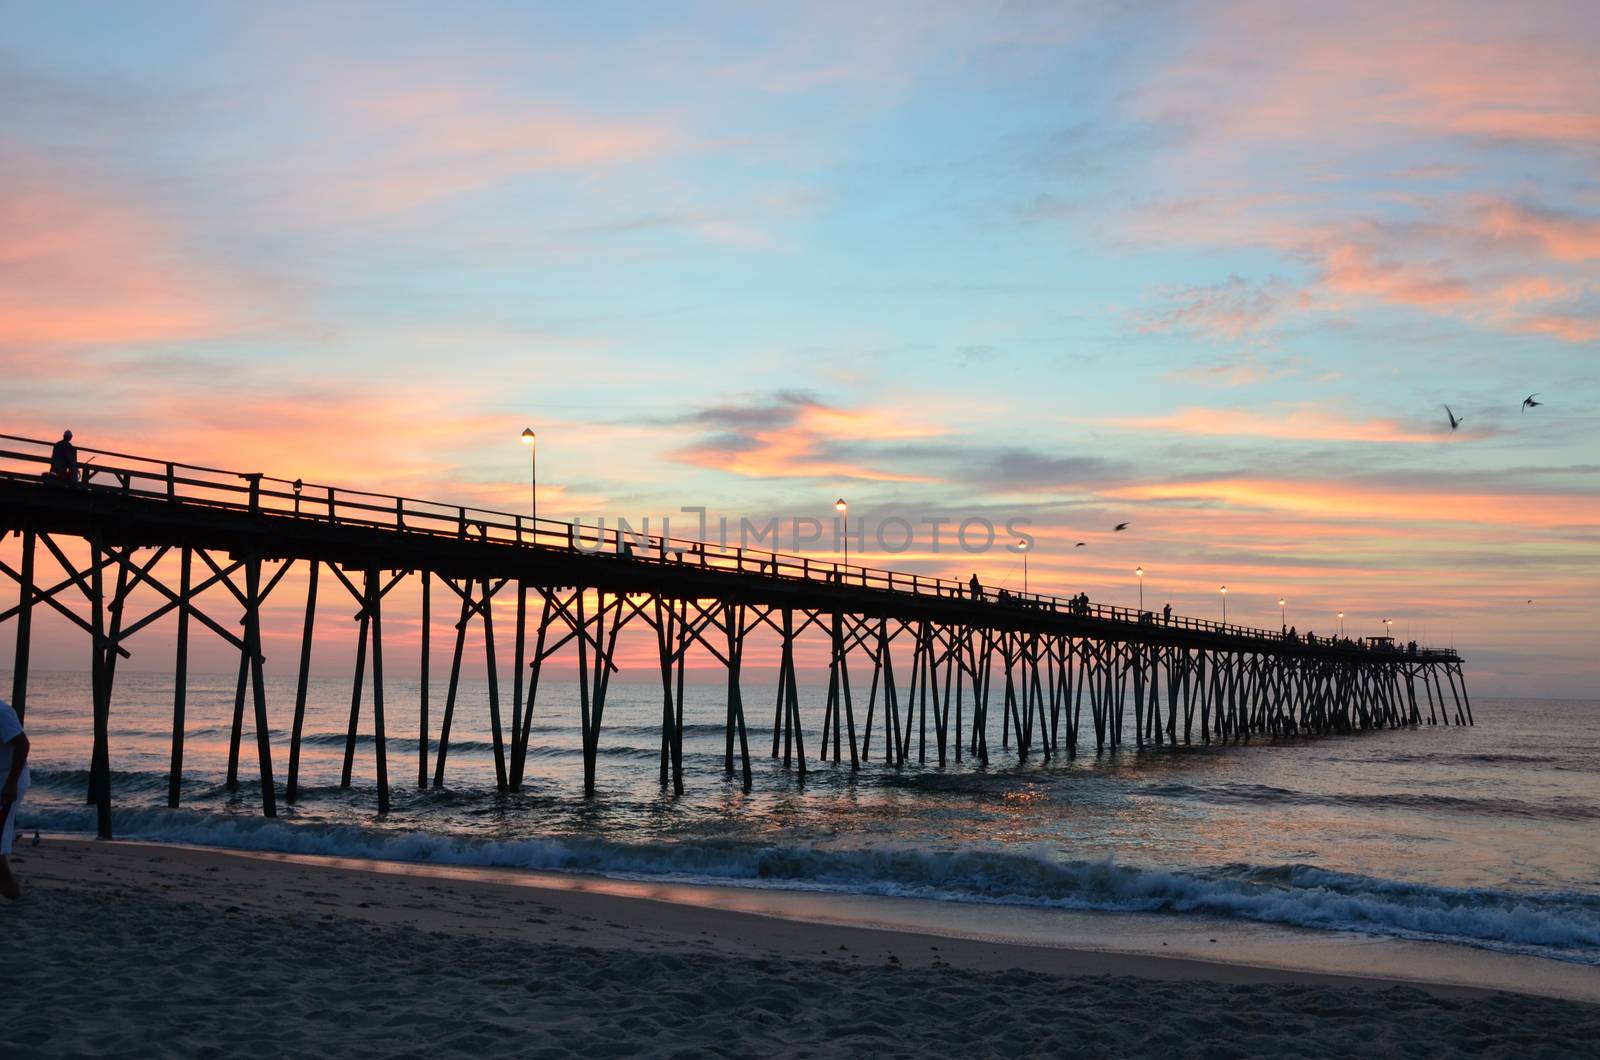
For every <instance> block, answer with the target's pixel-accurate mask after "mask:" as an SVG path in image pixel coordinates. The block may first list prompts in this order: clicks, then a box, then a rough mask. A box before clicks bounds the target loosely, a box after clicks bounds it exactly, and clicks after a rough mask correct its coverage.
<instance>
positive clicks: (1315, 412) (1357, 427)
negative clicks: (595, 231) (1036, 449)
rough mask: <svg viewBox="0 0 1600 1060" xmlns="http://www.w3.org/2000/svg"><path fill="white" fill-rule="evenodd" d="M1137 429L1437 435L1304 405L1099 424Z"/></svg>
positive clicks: (1372, 437) (1306, 437) (1283, 435)
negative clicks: (1349, 416) (1274, 410)
mask: <svg viewBox="0 0 1600 1060" xmlns="http://www.w3.org/2000/svg"><path fill="white" fill-rule="evenodd" d="M1101 422H1103V423H1107V424H1109V425H1110V426H1113V427H1124V428H1127V429H1129V430H1138V431H1151V430H1156V431H1172V432H1174V433H1177V434H1201V435H1213V436H1225V437H1236V438H1278V439H1284V440H1289V441H1315V442H1438V441H1439V440H1440V436H1439V435H1438V434H1428V433H1419V432H1417V431H1413V430H1409V429H1407V428H1405V427H1403V426H1401V425H1400V424H1399V423H1397V422H1395V421H1394V420H1383V419H1366V420H1354V419H1348V418H1345V417H1343V416H1339V415H1336V414H1334V413H1331V412H1324V411H1322V410H1320V409H1316V408H1311V407H1308V406H1303V405H1299V406H1293V407H1291V408H1287V409H1285V410H1283V411H1281V412H1278V413H1262V412H1256V411H1253V410H1251V409H1213V408H1202V407H1197V406H1190V407H1187V408H1182V409H1179V410H1178V411H1177V412H1174V413H1172V414H1171V415H1169V416H1139V417H1128V418H1119V419H1109V420H1103V421H1101Z"/></svg>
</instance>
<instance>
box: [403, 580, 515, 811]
mask: <svg viewBox="0 0 1600 1060" xmlns="http://www.w3.org/2000/svg"><path fill="white" fill-rule="evenodd" d="M418 573H419V574H421V575H422V650H421V651H420V652H419V653H418V659H417V669H418V675H417V790H419V791H421V790H422V789H424V788H426V787H427V786H428V740H429V739H430V738H431V736H432V733H430V732H429V730H428V691H429V690H428V665H429V663H430V662H431V661H432V657H433V652H432V650H431V649H432V647H433V599H432V597H433V573H432V572H431V571H429V570H428V568H426V567H424V568H422V570H421V571H419V572H418ZM520 776H521V774H520V773H519V774H518V777H519V779H520Z"/></svg>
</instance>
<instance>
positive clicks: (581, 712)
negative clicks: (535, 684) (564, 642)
mask: <svg viewBox="0 0 1600 1060" xmlns="http://www.w3.org/2000/svg"><path fill="white" fill-rule="evenodd" d="M575 595H576V598H577V599H576V604H577V609H578V628H577V630H576V632H577V635H578V724H579V726H581V727H582V729H583V794H584V796H585V797H586V798H590V797H593V795H594V752H593V751H592V750H590V748H589V728H590V723H589V637H588V629H589V623H588V619H587V617H586V616H585V615H584V613H583V597H584V592H583V586H581V585H580V586H577V587H576V589H575ZM596 595H597V596H599V594H596ZM604 601H605V598H604V597H603V596H599V604H598V606H597V608H596V610H598V611H599V613H600V615H601V616H603V615H604V614H605V606H604ZM601 622H602V620H601V619H599V618H597V619H596V621H595V625H596V627H597V632H596V634H595V645H596V647H595V655H596V656H597V658H596V660H595V667H596V668H597V669H598V668H599V665H600V662H599V659H598V655H599V654H600V649H599V642H600V636H601V634H600V633H599V632H598V627H599V626H600V625H601Z"/></svg>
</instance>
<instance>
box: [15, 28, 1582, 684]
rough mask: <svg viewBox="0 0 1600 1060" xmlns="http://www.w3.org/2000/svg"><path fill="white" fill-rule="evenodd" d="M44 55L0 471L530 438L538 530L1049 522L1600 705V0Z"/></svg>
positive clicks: (892, 558) (30, 73) (480, 470)
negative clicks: (695, 514)
mask: <svg viewBox="0 0 1600 1060" xmlns="http://www.w3.org/2000/svg"><path fill="white" fill-rule="evenodd" d="M0 25H3V26H4V27H5V28H4V31H3V32H0V368H3V377H4V379H5V385H4V388H3V389H0V423H3V426H0V432H4V433H10V434H16V435H24V436H29V437H37V438H54V437H56V436H57V435H58V434H59V432H60V430H61V429H62V428H63V427H70V428H72V429H73V430H74V431H75V433H76V435H77V438H78V440H79V441H80V443H82V444H86V445H90V446H101V447H104V448H108V449H114V450H122V451H129V452H137V453H141V454H149V455H151V456H157V457H160V458H163V459H167V458H171V459H179V460H188V461H192V462H196V463H204V464H211V465H214V466H220V467H228V468H240V469H245V470H259V471H265V472H268V473H271V474H277V475H281V476H284V477H289V478H293V477H303V478H305V479H306V480H308V481H317V482H331V483H335V484H339V485H349V486H355V487H363V488H367V489H372V490H379V491H394V492H403V493H407V494H409V495H413V496H421V497H428V498H438V499H441V500H447V501H452V502H462V503H480V504H484V505H488V506H491V507H495V508H499V509H503V510H522V508H523V506H524V505H525V504H526V491H527V486H528V483H527V463H526V459H527V452H526V450H525V449H524V448H523V447H522V446H520V445H519V444H518V440H517V435H518V433H519V432H520V431H521V430H522V429H523V427H525V426H532V427H533V428H534V429H535V430H536V431H537V432H538V434H539V449H538V455H539V489H540V500H539V504H540V514H541V516H545V517H548V518H562V519H574V518H582V519H585V520H588V521H590V522H593V521H594V520H595V519H596V518H599V517H601V516H605V517H607V518H608V519H614V518H615V517H616V516H617V515H623V516H626V517H628V518H630V520H633V519H637V518H639V517H642V516H644V515H652V516H657V515H659V514H660V513H664V512H666V513H674V512H677V511H678V509H679V508H680V507H681V506H685V505H702V506H705V507H707V508H708V509H709V510H710V511H711V512H712V513H722V514H725V515H728V516H730V517H732V518H733V519H735V520H737V519H738V518H740V517H749V518H752V519H765V518H767V517H769V516H771V515H774V514H777V515H782V516H812V517H816V518H824V519H825V518H828V517H829V516H830V515H831V509H832V504H833V501H834V500H835V498H837V497H846V498H848V500H849V502H850V510H851V514H852V515H853V516H857V517H859V518H862V519H866V520H869V525H871V522H874V521H876V520H881V519H883V518H885V517H887V516H891V515H899V516H902V517H906V518H909V519H912V520H913V521H916V520H920V519H922V518H927V517H939V518H948V519H952V520H959V519H961V518H965V517H968V516H983V517H985V518H991V519H993V520H994V521H995V522H997V523H1000V522H1004V521H1005V520H1007V519H1027V520H1031V528H1032V533H1033V535H1034V536H1035V537H1036V539H1037V542H1038V543H1037V547H1036V549H1035V551H1034V552H1033V553H1032V554H1031V558H1030V561H1029V563H1030V571H1029V579H1030V588H1032V589H1033V590H1035V591H1049V592H1056V593H1060V594H1062V595H1066V594H1071V593H1076V592H1078V591H1086V592H1088V593H1089V594H1090V596H1091V597H1092V598H1093V599H1096V600H1100V601H1104V602H1108V603H1120V604H1127V605H1132V604H1133V603H1135V602H1136V599H1137V593H1138V587H1137V581H1136V579H1135V577H1134V575H1133V570H1134V568H1135V567H1136V566H1142V567H1143V568H1144V569H1145V571H1146V574H1145V577H1144V591H1145V601H1146V604H1147V606H1152V607H1159V606H1161V605H1163V604H1165V603H1168V602H1170V603H1171V604H1172V606H1173V608H1174V610H1175V611H1176V612H1179V613H1182V614H1192V615H1198V616H1201V617H1219V615H1220V606H1221V600H1220V594H1219V592H1218V589H1219V586H1221V585H1223V584H1226V585H1227V586H1228V588H1229V592H1228V598H1227V600H1228V603H1227V606H1228V617H1229V618H1230V620H1233V621H1242V622H1250V623H1253V624H1259V625H1263V626H1275V625H1276V624H1277V622H1278V621H1279V608H1278V600H1279V599H1280V598H1283V599H1285V600H1286V604H1285V610H1286V614H1285V619H1286V621H1287V622H1288V623H1290V624H1292V625H1295V626H1296V627H1297V628H1298V629H1299V630H1300V631H1302V632H1304V631H1306V630H1316V631H1318V632H1322V633H1327V632H1333V631H1335V630H1336V628H1337V626H1338V619H1336V618H1335V617H1334V615H1335V612H1337V611H1339V610H1343V611H1344V612H1345V613H1346V616H1347V617H1346V620H1345V625H1346V629H1347V631H1348V632H1350V633H1352V634H1354V635H1370V634H1377V633H1381V632H1383V627H1382V625H1381V622H1382V619H1383V618H1392V619H1393V620H1394V622H1395V627H1394V628H1395V631H1396V632H1397V633H1398V634H1399V635H1400V636H1401V637H1402V638H1403V639H1409V638H1413V637H1414V638H1416V639H1418V640H1420V641H1424V642H1426V643H1429V644H1435V645H1447V644H1453V645H1455V646H1456V647H1457V648H1459V649H1460V650H1461V651H1462V652H1463V653H1464V654H1465V655H1466V657H1467V661H1468V666H1467V670H1468V674H1469V676H1470V677H1471V679H1472V681H1473V688H1474V691H1476V692H1480V693H1483V694H1496V693H1510V694H1526V695H1567V696H1590V697H1593V696H1594V694H1595V693H1594V690H1595V686H1596V678H1597V677H1600V660H1597V654H1600V653H1596V651H1595V647H1596V628H1597V625H1600V622H1597V620H1600V605H1597V603H1596V599H1597V595H1600V477H1597V476H1600V441H1597V440H1596V428H1597V426H1600V421H1597V417H1596V412H1595V409H1596V408H1597V407H1600V168H1597V162H1600V78H1596V77H1595V76H1594V73H1593V56H1594V55H1595V54H1596V53H1597V50H1600V8H1596V7H1594V6H1593V5H1591V4H1586V3H1570V4H1563V3H1530V4H1518V5H1504V4H1487V3H1486V4H1477V3H1420V4H1417V3H1405V2H1393V0H1389V2H1384V3H1361V2H1355V3H1349V4H1341V5H1329V6H1326V7H1322V6H1318V5H1283V4H1277V3H1212V4H1183V3H1171V4H1163V3H1150V4H1141V5H1117V4H1110V3H1037V4H1035V3H1024V2H1009V3H940V2H923V3H895V2H889V0H884V2H876V3H872V4H859V3H826V2H822V3H814V4H805V5H793V4H716V3H703V4H702V3H684V4H673V5H662V4H646V3H641V4H620V3H606V2H599V3H589V4H583V5H574V4H538V3H505V4H499V3H458V4H450V5H438V4H405V3H386V4H352V3H344V4H313V5H297V4H288V3H286V4H270V5H269V4H242V3H240V4H201V3H193V4H153V3H129V4H118V5H107V4H80V3H73V2H52V3H48V4H46V3H13V2H5V0H0ZM1531 392H1538V393H1539V394H1540V400H1541V401H1543V402H1544V404H1543V405H1541V406H1540V407H1538V408H1536V409H1533V410H1531V411H1527V412H1524V411H1521V410H1520V402H1521V400H1522V398H1523V397H1524V396H1526V395H1527V394H1529V393H1531ZM1446 403H1448V404H1449V405H1450V406H1451V408H1452V409H1453V410H1454V411H1455V413H1456V414H1457V415H1458V416H1459V417H1460V418H1461V421H1462V422H1461V427H1460V429H1459V430H1458V431H1454V432H1452V431H1451V429H1450V426H1449V424H1448V422H1447V419H1446V414H1445V411H1444V409H1443V407H1442V406H1443V405H1444V404H1446ZM687 522H688V520H687V517H684V523H687ZM1119 522H1128V523H1129V524H1130V527H1129V530H1128V531H1127V532H1124V533H1120V534H1117V533H1113V532H1112V530H1111V528H1112V526H1114V525H1115V524H1116V523H1119ZM686 528H687V527H686V526H685V525H683V524H680V523H679V522H678V521H677V520H675V521H674V529H675V530H677V531H679V532H682V531H683V530H684V529H686ZM1078 541H1084V542H1085V543H1086V544H1085V546H1084V547H1083V548H1075V547H1073V546H1074V545H1075V544H1076V542H1078ZM14 550H15V546H14V543H7V544H6V545H5V546H4V547H0V556H10V555H12V554H13V553H14ZM863 553H864V554H863ZM851 558H852V560H858V561H862V562H869V563H873V564H876V565H881V566H892V567H895V568H896V569H902V570H916V571H923V572H930V573H943V574H948V575H951V576H956V577H961V578H965V577H966V576H968V575H969V574H971V573H973V572H976V573H978V574H979V575H980V576H981V577H983V578H984V580H985V581H988V582H991V583H993V584H1007V585H1011V586H1012V587H1018V586H1019V585H1020V581H1021V573H1020V567H1019V563H1018V557H1017V556H1016V555H1015V554H1013V553H1007V552H1004V551H998V550H997V551H995V552H991V553H988V554H985V555H980V556H970V555H964V554H959V553H949V552H942V553H939V554H934V553H933V552H932V551H931V550H929V549H927V548H922V547H917V548H913V549H911V550H908V551H906V552H903V553H898V554H893V555H889V554H884V553H883V552H882V551H881V550H877V549H874V548H873V547H872V544H871V542H870V541H869V542H868V547H866V548H865V549H857V548H853V549H852V557H851ZM6 591H7V592H9V591H10V590H6ZM290 611H292V609H287V608H286V610H285V613H284V614H282V615H281V616H278V617H279V625H280V627H281V631H282V633H283V635H285V636H287V635H288V633H287V631H288V630H290V629H291V628H292V627H293V626H294V623H295V619H294V617H293V615H292V614H291V613H289V612H290ZM50 635H51V636H57V637H59V639H60V644H59V645H58V648H59V651H58V652H57V654H58V655H60V656H61V657H63V658H65V657H66V655H70V654H72V653H75V652H78V651H79V650H80V649H79V648H78V647H76V646H69V645H70V643H71V638H72V637H74V636H76V634H74V633H72V632H71V631H69V630H66V629H61V630H59V631H57V632H56V633H53V634H50ZM6 640H7V638H6V637H0V642H3V641H6ZM8 649H9V645H8V647H7V649H6V650H7V651H8ZM45 657H46V658H47V659H49V658H54V657H55V656H54V655H52V654H51V650H49V649H47V650H46V651H45ZM7 658H8V655H4V656H0V665H4V664H6V661H7ZM151 665H153V666H154V665H157V664H155V663H152V664H151ZM159 665H166V663H160V664H159Z"/></svg>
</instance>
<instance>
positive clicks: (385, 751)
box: [366, 569, 493, 814]
mask: <svg viewBox="0 0 1600 1060" xmlns="http://www.w3.org/2000/svg"><path fill="white" fill-rule="evenodd" d="M366 610H367V612H368V613H369V614H370V615H371V616H372V736H373V742H374V745H375V747H374V751H375V754H374V757H375V758H376V760H377V767H378V812H379V813H380V814H383V813H388V812H389V741H388V737H387V735H386V733H385V732H384V727H383V724H384V722H383V591H382V589H381V588H380V587H379V585H378V572H377V570H376V569H371V570H368V571H367V604H366ZM490 672H491V673H492V672H493V671H492V670H491V671H490Z"/></svg>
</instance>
